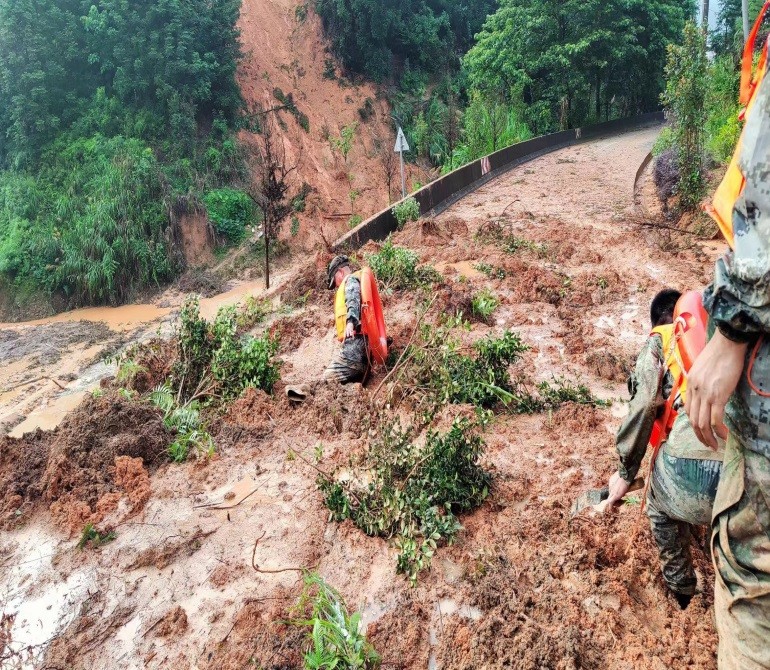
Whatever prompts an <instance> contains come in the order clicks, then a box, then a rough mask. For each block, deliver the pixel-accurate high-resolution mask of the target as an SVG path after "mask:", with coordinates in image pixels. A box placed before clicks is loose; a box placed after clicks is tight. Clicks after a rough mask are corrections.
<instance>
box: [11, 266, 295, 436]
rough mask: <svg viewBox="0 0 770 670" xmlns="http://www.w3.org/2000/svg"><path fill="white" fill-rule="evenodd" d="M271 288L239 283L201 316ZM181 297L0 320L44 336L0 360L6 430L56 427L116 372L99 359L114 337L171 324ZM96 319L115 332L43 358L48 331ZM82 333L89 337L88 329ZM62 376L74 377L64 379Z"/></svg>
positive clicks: (206, 304) (134, 337)
mask: <svg viewBox="0 0 770 670" xmlns="http://www.w3.org/2000/svg"><path fill="white" fill-rule="evenodd" d="M281 279H282V277H281V275H278V276H277V277H276V281H275V286H276V287H277V286H280V284H281ZM271 293H272V291H271V292H266V291H265V288H264V282H263V280H257V281H252V282H239V283H236V284H235V285H234V286H233V287H232V288H231V289H230V290H228V291H226V292H224V293H221V294H219V295H216V296H213V297H211V298H202V299H201V301H200V312H201V316H203V317H204V318H206V319H212V318H213V317H214V316H215V315H216V313H217V311H218V310H219V309H220V308H222V307H227V306H230V305H235V304H237V303H240V302H243V301H244V300H245V299H246V298H247V297H249V296H267V295H270V294H271ZM183 300H184V295H183V294H179V293H176V292H172V291H167V292H166V293H165V294H164V295H162V296H160V298H159V299H158V301H157V302H158V304H143V305H123V306H121V307H87V308H84V309H77V310H73V311H70V312H64V313H62V314H57V315H56V316H53V317H50V318H46V319H38V320H36V321H28V322H24V323H0V330H5V329H7V330H15V331H18V332H20V333H22V335H23V338H24V340H25V342H27V341H29V340H30V339H31V340H33V341H34V340H35V339H39V340H40V342H39V344H40V346H39V347H35V346H33V347H30V352H31V353H30V354H29V355H25V356H23V357H22V358H20V359H19V360H14V361H13V362H12V363H11V362H5V363H4V362H3V361H0V369H1V370H2V374H0V379H2V384H0V423H2V422H3V421H10V422H11V423H10V425H14V427H13V429H12V430H11V431H10V432H8V433H7V434H8V435H10V436H12V437H21V436H22V435H24V434H25V433H28V432H32V431H34V430H35V429H37V428H40V429H42V430H53V429H54V428H56V427H57V426H58V425H59V424H60V423H61V422H62V420H63V419H64V417H65V416H66V415H67V413H68V412H70V411H72V410H73V409H74V408H75V407H77V406H78V405H79V404H80V402H81V401H82V400H83V398H84V397H85V395H86V394H87V393H89V392H90V391H92V390H93V389H94V388H96V387H98V385H99V382H100V381H101V380H102V379H103V378H105V377H107V376H109V375H111V374H114V373H115V366H114V365H110V364H106V363H105V362H103V361H101V360H99V359H100V358H101V357H103V356H105V355H107V354H110V353H112V352H114V351H115V349H114V346H115V344H114V342H115V341H116V340H115V338H123V339H122V340H121V341H123V342H125V338H126V337H128V338H129V340H130V341H131V342H136V341H141V340H143V339H145V338H147V337H150V336H152V334H153V333H154V332H155V331H156V330H157V329H158V328H159V327H161V326H164V328H167V327H168V323H169V321H170V318H171V315H172V314H173V313H174V312H175V311H176V310H178V308H179V307H180V306H181V304H182V302H183ZM94 322H103V323H105V324H106V325H107V326H108V327H109V329H110V332H111V333H113V334H114V336H115V337H114V338H113V339H109V338H108V339H105V340H104V341H99V342H98V344H91V342H93V340H91V342H88V343H87V344H86V345H85V346H84V345H83V344H81V343H77V342H73V343H72V344H68V345H66V346H64V347H63V348H62V349H61V350H57V353H58V354H59V355H60V359H59V360H57V361H56V362H54V363H52V364H50V365H46V364H44V363H41V361H40V356H39V349H41V348H43V347H46V346H47V347H48V348H49V349H50V348H51V347H50V342H47V340H48V337H49V335H46V333H49V334H50V332H51V330H50V329H51V327H52V326H56V324H79V323H83V324H84V325H86V324H88V323H91V324H93V323H94ZM164 324H165V325H164ZM43 327H45V328H43ZM82 338H83V339H84V340H87V339H88V335H87V334H86V329H85V328H84V329H83V335H82ZM89 345H90V346H89ZM63 378H64V379H66V378H69V379H72V380H73V381H70V382H69V383H67V382H62V381H61V380H62V379H63ZM51 380H55V381H51ZM22 419H23V420H22ZM20 420H21V422H19V421H20Z"/></svg>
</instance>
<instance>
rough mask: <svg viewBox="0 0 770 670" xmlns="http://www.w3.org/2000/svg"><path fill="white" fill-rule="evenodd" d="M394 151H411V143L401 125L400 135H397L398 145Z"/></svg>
mask: <svg viewBox="0 0 770 670" xmlns="http://www.w3.org/2000/svg"><path fill="white" fill-rule="evenodd" d="M393 151H395V152H396V153H401V152H402V151H409V144H408V143H407V141H406V137H404V131H403V130H401V128H400V127H399V129H398V137H396V146H395V147H393Z"/></svg>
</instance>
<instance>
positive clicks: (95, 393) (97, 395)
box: [91, 388, 104, 399]
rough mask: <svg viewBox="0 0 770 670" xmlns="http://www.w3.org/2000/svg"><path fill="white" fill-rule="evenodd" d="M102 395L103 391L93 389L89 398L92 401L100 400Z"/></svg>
mask: <svg viewBox="0 0 770 670" xmlns="http://www.w3.org/2000/svg"><path fill="white" fill-rule="evenodd" d="M103 395H104V391H103V390H102V389H100V388H95V389H94V390H93V391H91V397H92V398H94V399H96V398H101V397H102V396H103Z"/></svg>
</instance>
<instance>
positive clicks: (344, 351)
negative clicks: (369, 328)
mask: <svg viewBox="0 0 770 670" xmlns="http://www.w3.org/2000/svg"><path fill="white" fill-rule="evenodd" d="M370 367H371V364H370V361H369V342H368V340H367V339H366V337H364V336H363V335H356V336H355V337H351V338H350V339H347V340H345V341H344V342H343V343H342V348H341V349H340V351H339V352H338V353H337V354H336V355H335V356H334V358H333V359H332V362H331V363H329V367H327V368H326V370H324V373H323V379H324V380H325V381H336V382H339V383H340V384H354V383H357V382H362V383H363V382H365V381H366V377H367V375H368V374H369V368H370Z"/></svg>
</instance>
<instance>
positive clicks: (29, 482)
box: [0, 430, 52, 530]
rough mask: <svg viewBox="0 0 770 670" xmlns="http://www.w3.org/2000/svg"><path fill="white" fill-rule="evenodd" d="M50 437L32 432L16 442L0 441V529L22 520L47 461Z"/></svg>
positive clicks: (14, 440)
mask: <svg viewBox="0 0 770 670" xmlns="http://www.w3.org/2000/svg"><path fill="white" fill-rule="evenodd" d="M51 439H52V434H51V433H44V432H43V431H41V430H36V431H35V432H34V433H30V434H28V435H25V436H24V437H23V438H22V439H20V440H16V439H13V438H11V437H2V438H0V529H3V530H9V529H10V528H12V527H13V526H15V525H17V524H18V523H20V522H22V521H24V520H25V517H26V514H25V512H27V511H29V510H30V509H31V506H32V501H33V500H34V498H36V497H38V496H39V495H40V491H39V486H40V479H41V476H42V474H43V471H44V470H45V466H46V462H47V460H48V450H49V446H50V443H51Z"/></svg>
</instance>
